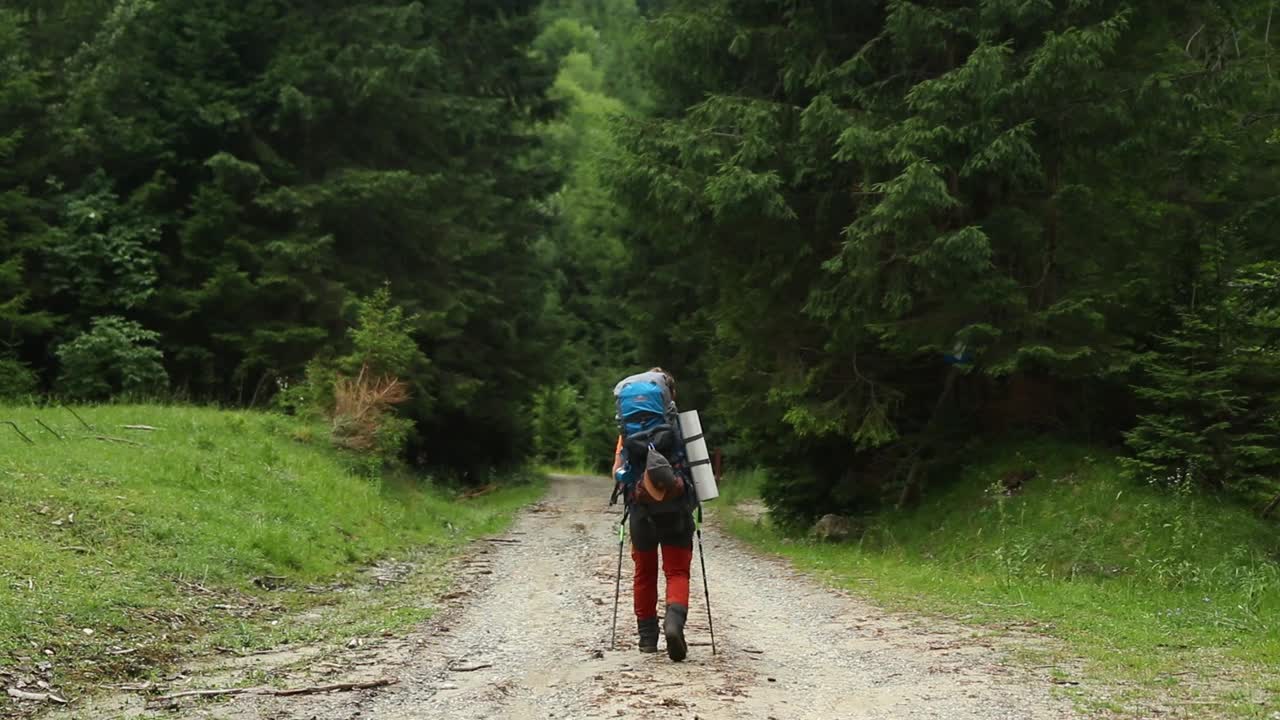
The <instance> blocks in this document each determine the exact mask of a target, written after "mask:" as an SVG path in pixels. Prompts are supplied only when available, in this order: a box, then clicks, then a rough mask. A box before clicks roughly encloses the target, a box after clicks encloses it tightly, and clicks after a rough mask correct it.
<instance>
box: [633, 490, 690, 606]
mask: <svg viewBox="0 0 1280 720" xmlns="http://www.w3.org/2000/svg"><path fill="white" fill-rule="evenodd" d="M659 552H661V554H662V572H663V574H664V575H666V577H667V605H683V606H684V607H686V608H687V607H689V566H690V565H691V564H692V562H693V518H692V517H690V516H688V515H684V514H683V513H678V514H675V515H674V517H671V518H667V517H661V516H654V517H652V518H650V517H644V516H641V517H639V518H637V517H632V521H631V559H632V560H633V561H634V562H635V566H636V574H635V580H634V584H633V585H632V590H633V595H634V598H635V609H636V618H637V619H640V620H647V619H649V618H652V617H657V616H658V554H659Z"/></svg>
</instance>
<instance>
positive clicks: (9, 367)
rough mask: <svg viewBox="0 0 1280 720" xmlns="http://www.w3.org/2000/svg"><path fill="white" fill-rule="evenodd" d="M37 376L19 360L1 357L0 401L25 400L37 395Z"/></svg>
mask: <svg viewBox="0 0 1280 720" xmlns="http://www.w3.org/2000/svg"><path fill="white" fill-rule="evenodd" d="M37 387H38V379H37V378H36V374H35V373H34V372H32V371H31V368H29V367H27V365H26V364H25V363H23V362H22V361H21V360H18V359H17V358H13V357H5V356H4V355H0V400H7V401H13V400H24V399H26V398H29V397H31V396H32V395H34V394H35V392H36V388H37Z"/></svg>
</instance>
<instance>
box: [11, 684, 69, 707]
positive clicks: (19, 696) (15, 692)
mask: <svg viewBox="0 0 1280 720" xmlns="http://www.w3.org/2000/svg"><path fill="white" fill-rule="evenodd" d="M6 692H7V693H8V694H9V697H11V698H13V699H15V700H37V701H39V702H45V701H47V700H52V701H54V702H56V703H61V704H63V705H66V704H67V701H66V700H64V699H62V698H60V697H58V696H57V695H54V694H53V693H51V692H50V693H33V692H27V691H26V690H19V689H18V688H9V689H8V690H7V691H6Z"/></svg>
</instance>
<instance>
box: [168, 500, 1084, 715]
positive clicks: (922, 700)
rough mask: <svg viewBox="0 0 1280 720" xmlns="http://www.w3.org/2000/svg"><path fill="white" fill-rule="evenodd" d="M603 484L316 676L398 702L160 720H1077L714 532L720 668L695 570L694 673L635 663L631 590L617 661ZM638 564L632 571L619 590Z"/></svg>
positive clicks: (939, 638)
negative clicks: (444, 605)
mask: <svg viewBox="0 0 1280 720" xmlns="http://www.w3.org/2000/svg"><path fill="white" fill-rule="evenodd" d="M607 482H608V481H607V480H599V479H593V478H575V477H558V478H555V479H554V481H553V484H552V487H551V490H550V492H549V494H548V496H547V498H546V499H545V500H544V501H543V502H541V503H539V504H538V505H536V506H534V507H533V508H531V509H529V510H528V511H526V512H525V513H523V514H522V515H521V517H520V519H519V520H518V521H517V522H516V523H515V525H514V527H513V529H512V531H511V532H510V533H509V534H508V535H506V536H504V537H503V538H497V539H494V540H492V541H490V542H488V543H484V544H483V545H482V548H481V549H477V550H476V551H474V552H473V553H472V554H470V555H469V556H468V558H467V559H466V560H464V561H463V563H462V567H463V570H462V573H463V578H462V580H461V581H460V584H459V587H458V589H457V590H455V592H454V593H453V594H452V595H451V596H446V601H447V602H448V603H449V607H448V609H447V610H445V611H443V612H441V613H440V614H439V615H437V616H436V617H435V618H434V619H433V620H432V621H431V622H429V623H427V624H425V625H424V626H422V627H419V628H418V629H416V630H414V631H413V632H411V633H408V634H406V635H404V636H402V637H396V638H387V639H383V640H381V641H379V642H378V643H377V644H375V645H372V646H370V647H364V648H355V649H346V648H336V649H334V650H333V651H332V652H323V653H319V654H315V655H314V656H313V657H311V658H310V659H308V662H310V663H314V664H315V665H317V666H325V667H329V668H330V669H329V670H328V672H329V673H330V675H329V678H330V679H328V680H320V679H318V677H311V678H309V679H308V678H307V671H305V670H304V671H303V675H302V676H301V677H302V678H303V679H307V682H317V683H318V682H332V681H334V679H333V678H332V673H333V672H335V671H334V670H332V668H333V667H338V666H341V667H342V668H343V670H342V672H341V673H340V674H341V678H340V679H342V680H368V679H371V678H377V677H394V678H397V679H398V682H397V683H396V684H394V685H391V686H389V687H384V688H379V689H375V690H361V691H354V692H342V693H332V694H321V695H304V696H297V697H289V698H280V697H271V696H259V695H241V696H238V697H235V698H233V699H231V701H229V702H219V703H216V704H210V703H203V704H201V703H197V704H196V705H188V706H183V707H182V708H177V709H173V710H170V711H168V712H166V713H165V716H167V717H175V716H176V717H188V718H197V717H199V718H229V719H231V720H244V719H248V718H271V719H273V720H310V719H312V718H317V719H319V720H330V719H335V720H336V719H341V720H348V719H349V720H356V719H364V718H374V719H376V720H408V719H410V718H412V719H422V720H428V719H430V720H482V719H483V720H490V719H496V718H510V719H512V720H517V719H518V720H531V719H536V718H565V719H572V720H579V719H587V718H617V717H625V718H663V719H664V720H668V719H675V718H701V719H702V720H719V719H725V720H728V719H730V718H733V719H737V718H744V719H746V718H750V719H753V720H754V719H759V720H768V719H770V718H774V719H776V720H807V719H814V720H834V719H851V720H852V719H858V720H862V719H866V720H871V719H879V718H946V719H948V720H962V719H963V720H968V719H972V720H979V719H981V720H998V719H1001V718H1009V719H1010V720H1012V719H1014V718H1017V719H1018V720H1026V719H1028V718H1037V719H1038V718H1070V717H1074V715H1073V713H1072V710H1071V705H1070V703H1069V701H1067V700H1065V699H1062V698H1058V697H1055V696H1054V695H1053V693H1052V691H1051V688H1052V687H1053V685H1052V684H1051V683H1050V682H1049V677H1048V675H1047V674H1045V673H1044V671H1034V670H1026V669H1020V668H1019V667H1018V666H1017V665H1016V664H1015V663H1012V662H1010V661H1009V660H1008V658H1007V655H1008V650H1009V649H1010V646H1011V645H1012V644H1013V643H1012V642H1009V641H992V640H991V639H989V638H982V637H979V636H977V635H975V634H974V633H973V632H972V631H970V630H964V629H961V628H957V627H951V626H948V625H946V624H943V623H939V622H937V621H934V620H924V619H919V618H910V617H904V616H891V615H888V614H886V613H885V612H884V611H882V610H880V609H878V608H876V607H875V606H873V605H870V604H868V603H866V602H864V601H861V600H858V599H856V598H852V597H850V596H847V595H844V594H841V593H836V592H833V591H831V590H828V589H825V588H823V587H821V586H820V585H818V584H817V583H815V582H814V581H812V580H811V579H808V578H806V577H804V576H803V575H800V574H798V573H796V572H794V571H792V570H791V569H790V568H789V567H788V566H787V565H786V564H785V563H783V562H781V561H778V560H773V559H767V558H762V557H760V556H758V555H756V554H754V553H752V552H750V551H748V550H746V549H744V548H743V547H741V546H739V545H738V544H737V543H735V542H733V541H731V540H729V539H727V538H724V537H721V536H719V535H718V533H716V531H715V529H714V528H708V529H707V532H705V533H704V536H705V539H704V543H705V546H706V559H707V573H708V575H709V576H710V579H711V602H712V606H713V608H714V611H715V629H716V641H717V645H718V649H719V654H718V655H715V656H713V655H712V653H711V648H710V647H709V645H708V644H706V643H708V642H709V640H710V636H709V633H708V628H707V615H706V607H705V604H704V602H703V598H702V578H701V575H700V574H699V572H698V562H697V559H696V558H695V561H694V572H695V574H694V578H693V587H694V588H696V591H695V592H693V593H692V594H691V604H692V607H691V608H690V624H689V628H688V631H687V636H688V639H689V640H690V643H691V645H692V647H691V648H690V657H689V660H688V661H687V662H685V663H681V664H673V663H671V662H670V661H669V660H668V659H667V658H666V656H665V654H659V655H656V656H654V655H647V656H646V655H641V654H640V653H638V652H637V651H636V650H634V643H635V624H634V617H633V616H632V615H631V614H630V613H629V612H628V609H629V607H630V604H631V602H630V595H629V590H628V583H627V582H626V581H625V579H624V582H623V591H622V611H621V612H620V613H619V622H618V625H619V633H618V634H619V641H618V647H617V649H613V650H607V649H606V646H607V644H608V641H609V624H610V614H611V610H612V606H613V589H614V583H613V578H614V572H615V568H616V562H617V544H616V534H615V528H616V524H617V522H618V520H619V514H620V513H619V512H618V508H605V507H604V499H605V498H606V497H607V495H608V486H607V485H606V484H605V483H607ZM629 570H630V558H626V560H625V562H624V565H623V572H624V576H625V574H626V573H627V572H629Z"/></svg>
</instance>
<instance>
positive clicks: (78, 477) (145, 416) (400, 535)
mask: <svg viewBox="0 0 1280 720" xmlns="http://www.w3.org/2000/svg"><path fill="white" fill-rule="evenodd" d="M77 413H78V414H79V415H80V416H82V417H83V418H84V419H85V420H86V421H88V422H89V423H91V424H93V425H94V426H96V427H99V428H108V427H118V426H120V425H122V424H126V423H147V424H150V425H153V426H155V427H158V428H160V430H157V431H155V432H153V433H147V435H146V437H145V438H139V439H140V440H141V441H142V442H143V443H144V444H143V446H141V447H138V446H131V445H123V444H116V443H102V442H97V441H94V440H92V439H86V438H83V437H81V433H80V426H79V423H78V422H77V421H75V420H74V419H72V418H71V416H70V415H69V414H66V413H53V412H50V411H49V410H48V409H47V408H46V409H39V410H37V409H35V408H30V407H12V406H10V407H4V408H3V412H0V416H3V417H5V418H12V419H14V420H15V421H17V422H18V423H19V424H20V425H21V426H23V427H35V421H34V418H36V417H39V418H40V419H42V420H44V421H45V422H46V423H50V424H51V425H52V426H54V427H55V428H57V429H58V430H59V431H60V432H61V433H62V434H64V435H66V436H67V437H68V439H67V440H66V441H63V442H59V441H57V440H55V439H54V438H53V437H52V436H51V435H49V434H47V433H41V434H39V435H35V436H34V438H35V440H36V441H37V443H38V445H37V446H36V447H29V446H26V445H25V444H23V443H22V441H21V440H20V439H19V438H18V437H17V436H16V435H14V434H13V433H11V432H10V433H7V434H5V435H3V436H0V494H3V496H4V497H5V498H6V502H7V503H8V504H9V511H8V512H6V513H5V514H4V515H3V516H0V557H3V558H4V559H5V560H4V570H3V572H4V573H5V576H6V582H4V583H2V584H0V665H10V664H12V663H18V664H22V663H24V662H25V661H23V660H20V659H19V658H22V657H24V656H30V655H31V645H30V644H29V643H30V642H35V643H37V644H39V645H40V646H41V647H45V646H50V647H52V646H56V647H57V648H58V651H57V652H58V657H59V658H61V662H58V663H55V664H54V668H53V673H54V677H53V681H54V684H55V685H56V686H58V687H60V688H63V689H66V690H75V689H79V688H82V687H83V688H85V689H87V688H88V687H89V686H90V685H93V684H96V683H98V682H102V681H105V680H108V679H111V680H114V679H117V678H112V677H110V675H111V674H112V673H116V672H120V666H119V665H118V664H114V663H105V662H102V658H103V654H102V652H103V648H104V647H109V646H111V645H119V646H121V647H126V646H127V647H135V646H136V647H138V655H139V656H140V657H141V660H140V663H139V665H137V666H135V667H137V668H141V669H142V670H141V671H142V672H144V673H145V672H150V671H153V670H156V669H158V668H163V667H166V666H167V664H168V663H170V662H172V660H173V659H174V658H175V657H186V656H188V655H189V654H190V652H191V649H192V644H193V643H194V644H195V645H196V647H200V646H202V645H204V644H205V643H207V644H208V645H221V646H224V647H236V648H240V647H244V646H246V645H247V646H248V647H249V648H250V649H257V648H258V647H259V645H258V643H259V642H262V643H264V644H265V645H266V646H267V647H275V646H278V643H280V642H286V641H292V640H295V639H298V638H300V637H304V636H305V635H306V634H307V633H309V632H314V631H315V628H314V627H313V624H312V623H286V622H279V623H278V624H276V623H275V622H273V621H277V620H279V619H280V617H281V616H280V615H278V614H275V613H268V614H267V615H265V616H262V617H259V618H256V619H255V618H243V617H237V616H236V615H234V614H232V613H227V612H224V611H219V610H217V609H216V608H214V607H212V606H213V605H215V604H221V603H228V602H236V603H243V602H244V598H245V597H246V596H251V597H257V598H259V599H261V600H262V604H263V605H264V606H266V605H271V606H275V605H279V604H283V605H284V606H285V612H287V613H289V614H292V613H293V612H295V611H298V612H301V611H305V610H310V609H312V608H317V607H319V606H326V605H327V606H331V605H333V604H334V603H337V602H340V600H341V597H338V596H336V595H334V594H330V593H319V594H313V593H310V592H279V591H266V590H262V589H261V588H259V587H257V586H255V584H254V579H255V578H262V577H263V576H267V575H270V576H276V578H277V581H278V582H280V583H282V584H284V585H285V586H287V587H289V588H303V587H306V586H309V585H324V586H328V585H330V584H331V583H333V584H339V585H341V586H348V585H349V584H351V583H352V581H353V580H355V581H356V582H358V578H356V577H355V576H356V575H357V574H358V572H359V570H360V569H361V568H363V567H367V566H368V565H369V564H371V563H374V562H376V561H378V560H380V559H383V558H385V557H387V556H388V555H392V556H394V557H397V558H402V559H404V558H406V555H404V554H402V553H410V552H412V551H413V549H415V548H416V549H419V550H420V551H421V552H423V553H425V554H424V555H423V556H422V557H421V560H422V562H421V563H420V564H421V568H420V569H421V570H422V571H423V572H425V573H427V574H428V575H429V576H430V577H431V579H432V583H431V584H433V585H438V584H439V583H440V582H441V581H444V580H448V578H446V577H443V576H442V575H441V574H439V570H440V569H441V568H443V567H444V565H443V564H440V565H439V567H437V563H438V562H439V561H443V560H447V559H448V558H449V557H450V556H451V555H452V554H453V553H454V551H455V550H457V549H459V548H460V547H462V546H463V545H464V544H466V543H467V542H469V541H471V540H472V539H474V538H476V537H480V536H484V535H489V534H492V533H495V532H501V531H502V529H503V528H504V527H505V525H506V523H507V522H508V521H509V520H510V518H511V517H512V516H513V514H514V512H515V510H516V509H518V508H519V507H520V506H522V505H524V504H526V503H528V502H531V501H532V500H534V499H535V498H536V497H537V496H538V494H539V493H540V491H541V486H540V484H539V483H523V482H518V480H519V479H518V478H509V479H510V480H516V482H509V483H507V486H506V487H504V488H503V489H500V490H499V491H497V492H495V493H491V494H488V495H485V496H484V497H481V498H476V499H472V500H463V499H461V498H459V497H457V494H456V493H455V492H453V491H451V490H449V489H448V488H445V487H441V486H437V485H434V484H431V483H427V482H423V481H422V479H421V478H411V477H401V476H394V475H388V476H384V477H383V478H381V479H380V480H379V481H370V480H369V479H367V478H365V477H362V476H360V475H359V474H357V473H355V472H352V470H351V469H350V467H349V466H348V461H349V456H347V455H346V454H339V453H337V452H335V451H334V450H333V449H332V448H330V446H329V444H328V443H327V442H325V441H324V438H323V432H324V431H323V428H322V427H320V428H318V427H316V426H313V425H311V424H309V423H305V422H301V421H298V420H295V419H290V418H285V417H282V416H279V415H272V414H266V413H256V412H224V411H217V410H211V409H198V408H184V407H157V406H148V405H113V406H99V407H86V408H78V409H77ZM55 521H57V522H55ZM68 546H75V547H76V548H85V550H84V551H82V552H72V551H69V550H67V547H68ZM10 580H12V581H13V582H10ZM28 580H29V581H30V583H31V585H30V586H28V584H27V583H28ZM176 580H182V581H187V582H192V583H194V582H198V583H199V584H200V585H201V586H202V587H203V588H205V589H207V591H208V593H205V592H204V591H202V593H201V594H200V595H199V596H196V597H193V596H192V594H191V592H190V590H189V587H188V586H184V585H183V584H181V583H179V582H175V581H176ZM29 587H35V588H38V589H39V592H31V591H30V589H29ZM348 594H349V593H345V592H344V593H339V594H338V595H348ZM236 598H238V599H236ZM421 601H422V597H421V596H419V597H416V598H412V599H409V598H406V599H404V602H405V603H407V604H414V603H420V602H421ZM327 611H328V609H327V608H326V612H327ZM173 612H180V613H182V614H183V617H186V618H189V619H193V620H194V619H196V618H199V622H188V623H185V624H184V628H183V630H182V632H174V631H173V628H172V627H171V626H170V625H169V624H168V621H167V618H169V617H172V614H171V613H173ZM162 620H163V621H162ZM357 621H359V622H368V621H370V619H369V618H367V617H363V618H354V619H353V622H357ZM387 621H388V620H387V618H386V616H385V615H383V614H381V613H378V614H377V622H378V623H379V624H378V625H377V626H376V627H377V628H383V627H385V626H386V625H385V623H386V622H387ZM269 623H270V625H271V626H269ZM303 626H307V627H303ZM350 627H351V626H347V627H344V628H342V629H341V632H342V633H343V634H342V635H341V637H340V641H341V642H346V640H347V639H349V638H350V637H351V630H350ZM83 628H91V629H92V630H94V634H93V635H92V636H88V635H86V634H84V633H83V632H81V630H82V629H83ZM140 637H149V638H150V640H149V641H148V642H147V643H146V644H139V643H137V642H133V641H136V639H137V638H140ZM315 639H316V638H312V641H314V640H315ZM321 639H328V638H321ZM104 675H105V677H104Z"/></svg>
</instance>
